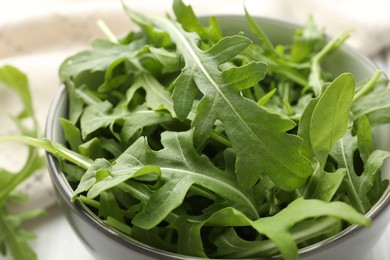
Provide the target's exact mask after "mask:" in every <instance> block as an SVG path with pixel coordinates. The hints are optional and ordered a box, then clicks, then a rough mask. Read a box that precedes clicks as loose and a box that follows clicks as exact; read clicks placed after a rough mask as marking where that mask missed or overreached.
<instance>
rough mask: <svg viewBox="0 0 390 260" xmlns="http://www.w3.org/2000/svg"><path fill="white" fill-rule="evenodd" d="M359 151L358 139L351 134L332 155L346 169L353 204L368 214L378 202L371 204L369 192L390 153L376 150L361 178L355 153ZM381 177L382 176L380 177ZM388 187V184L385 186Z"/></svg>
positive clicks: (336, 147) (367, 162) (347, 187)
mask: <svg viewBox="0 0 390 260" xmlns="http://www.w3.org/2000/svg"><path fill="white" fill-rule="evenodd" d="M356 150H357V138H356V136H352V135H351V133H350V132H347V134H346V135H345V136H344V137H343V138H342V139H340V140H339V141H338V142H337V144H336V145H335V147H334V148H333V150H332V152H331V155H332V157H333V158H334V159H335V160H336V161H337V163H338V165H339V167H345V168H346V170H347V171H346V178H345V179H344V182H345V187H346V190H347V192H348V194H349V198H350V200H351V204H352V205H353V206H354V207H355V208H356V209H357V210H358V211H359V212H361V213H366V212H367V211H368V210H369V209H370V208H371V207H372V205H373V203H375V202H376V201H373V202H371V201H370V199H369V197H368V192H369V190H370V189H371V188H372V187H373V184H374V180H375V178H377V177H376V175H377V172H378V171H380V167H381V166H382V164H383V161H384V160H385V159H386V158H387V157H388V156H389V152H386V151H381V150H375V151H373V152H372V153H371V154H370V156H369V157H368V159H367V161H366V164H365V166H364V170H363V172H362V173H361V175H360V176H359V175H358V174H357V173H356V172H355V167H354V153H355V151H356ZM379 176H380V175H379ZM380 182H381V183H382V181H380ZM383 185H386V184H383Z"/></svg>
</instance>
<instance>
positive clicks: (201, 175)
mask: <svg viewBox="0 0 390 260" xmlns="http://www.w3.org/2000/svg"><path fill="white" fill-rule="evenodd" d="M124 8H125V11H126V13H127V14H128V15H129V17H130V18H131V19H132V20H133V21H134V22H135V23H136V24H138V25H139V27H140V28H141V31H140V32H130V33H128V34H127V35H126V36H125V37H123V38H121V39H115V38H114V39H111V40H110V41H108V40H102V39H99V40H95V41H94V42H93V43H92V49H90V50H86V51H83V52H81V53H78V54H76V55H74V56H72V57H69V58H68V59H67V60H65V61H64V63H63V64H62V66H61V68H60V77H61V80H62V81H63V82H64V84H65V86H66V90H67V95H68V101H69V105H68V116H67V118H61V119H60V122H61V124H62V126H63V129H64V135H65V138H66V140H67V144H68V147H69V148H70V149H69V148H66V147H64V146H61V145H58V144H56V143H53V142H51V141H49V140H45V139H40V140H39V139H34V138H27V137H20V136H19V137H18V136H16V137H15V136H14V137H7V138H6V139H7V140H16V141H20V142H24V143H27V144H29V145H32V146H36V147H40V148H43V149H45V150H47V151H48V152H50V153H52V154H53V155H54V156H56V157H57V158H58V159H59V160H60V161H61V167H62V169H63V171H64V173H65V174H66V175H67V178H68V180H69V182H70V183H71V184H72V185H74V188H75V192H74V196H73V200H81V201H82V202H83V203H85V204H87V205H89V206H90V207H91V208H92V209H93V210H94V211H95V212H96V214H97V215H98V216H99V217H101V218H102V219H103V220H104V222H105V223H107V224H108V225H110V226H112V227H113V228H115V229H117V230H118V232H122V233H124V234H128V235H129V236H131V237H134V238H136V239H138V240H140V241H143V242H145V243H147V244H149V245H152V246H155V247H158V248H161V249H164V250H169V251H173V252H177V253H180V254H185V255H191V256H198V257H213V258H246V257H264V256H271V255H275V254H281V255H283V257H284V258H285V259H297V258H298V250H297V249H298V248H299V247H303V246H307V245H310V244H313V243H315V242H317V241H320V240H322V239H324V238H327V237H330V236H333V235H334V234H337V233H338V232H340V231H341V230H342V229H344V228H345V227H346V226H348V225H349V224H358V225H363V226H369V225H370V219H368V218H367V217H365V216H364V214H365V213H367V212H368V211H369V210H370V208H371V207H372V206H373V205H374V204H375V203H376V201H377V200H378V199H379V198H380V197H381V195H382V194H383V192H384V191H385V189H386V188H387V186H388V181H387V180H382V177H381V171H380V167H381V165H382V163H383V161H384V160H385V158H386V157H387V156H388V155H389V153H388V152H386V151H381V150H375V148H374V141H373V137H372V133H371V125H376V124H381V123H388V122H389V118H388V117H386V116H385V115H384V114H385V113H383V111H384V110H388V109H389V101H388V100H389V99H387V100H385V99H384V98H381V99H380V102H378V100H379V99H378V98H379V97H383V96H388V95H390V91H389V89H387V88H386V83H387V82H385V81H386V80H383V79H382V78H381V77H380V75H381V73H380V72H378V73H376V74H375V75H373V77H372V78H371V79H369V80H367V81H366V82H363V83H355V79H354V77H353V75H351V74H350V73H343V74H341V75H338V76H337V77H333V76H332V75H331V74H330V73H328V72H327V71H325V70H324V69H322V66H321V63H322V61H323V60H324V59H325V58H326V57H327V56H328V55H329V54H330V53H332V52H333V51H334V50H335V49H337V48H338V47H339V46H340V45H342V44H343V42H344V41H345V40H346V39H347V38H348V33H344V34H342V35H340V36H339V37H336V38H334V39H333V40H331V41H327V38H326V36H325V35H324V32H323V30H321V29H319V28H317V26H315V24H314V23H313V21H312V20H311V19H309V21H308V23H307V24H306V26H305V27H304V28H302V29H297V31H296V33H295V35H294V38H293V40H292V44H291V45H277V46H274V45H273V43H271V41H270V40H269V39H268V37H267V36H266V35H265V34H264V32H263V31H262V29H261V27H260V26H259V25H258V24H256V22H255V20H254V19H252V18H251V16H250V15H249V14H248V13H247V12H246V18H247V23H248V25H249V27H250V29H251V31H252V33H253V34H254V35H255V37H256V41H257V43H256V42H253V41H252V40H250V39H249V38H248V37H246V36H245V35H243V34H242V33H239V32H237V34H236V35H230V36H224V35H223V33H222V30H221V28H220V25H219V22H218V19H216V18H215V17H211V18H210V20H209V24H208V25H207V26H204V25H203V24H202V23H201V21H200V20H199V19H198V18H197V17H196V15H195V13H194V12H193V10H192V8H191V7H190V6H186V5H184V4H183V3H182V2H181V1H180V0H175V1H174V3H173V11H174V14H175V16H176V19H172V18H170V17H153V18H147V17H144V16H143V15H141V14H138V13H136V12H134V11H132V10H130V9H128V8H127V7H124Z"/></svg>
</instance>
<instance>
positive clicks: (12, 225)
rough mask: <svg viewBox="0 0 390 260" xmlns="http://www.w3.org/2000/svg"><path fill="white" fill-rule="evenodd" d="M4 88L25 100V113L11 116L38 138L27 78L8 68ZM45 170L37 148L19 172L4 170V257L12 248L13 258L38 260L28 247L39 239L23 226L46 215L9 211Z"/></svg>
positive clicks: (0, 238)
mask: <svg viewBox="0 0 390 260" xmlns="http://www.w3.org/2000/svg"><path fill="white" fill-rule="evenodd" d="M0 86H5V87H8V88H10V89H11V90H12V91H14V92H15V93H16V94H17V95H18V96H19V97H20V99H21V100H22V104H23V110H22V111H21V112H20V113H19V114H18V115H16V116H14V115H11V116H10V117H11V119H12V120H13V122H14V123H15V124H16V126H17V128H18V130H19V131H20V133H21V134H23V135H26V136H32V137H37V136H38V135H39V127H38V122H37V119H36V117H35V113H34V109H33V103H32V99H31V92H30V89H29V84H28V79H27V76H26V75H25V74H24V73H23V72H22V71H20V70H19V69H17V68H16V67H13V66H10V65H5V66H3V67H0ZM27 121H29V122H27ZM31 123H32V124H31ZM5 141H7V138H2V137H0V143H2V142H5ZM44 166H45V159H44V157H43V156H41V155H40V154H39V153H38V151H37V149H36V148H33V147H29V148H28V154H27V158H26V160H25V162H24V163H23V165H22V166H21V168H20V170H19V171H18V172H10V171H8V170H6V169H2V168H0V180H1V181H0V233H1V235H0V248H1V250H0V253H5V251H6V249H7V247H9V249H10V251H11V254H12V256H13V257H14V259H17V260H32V259H36V255H35V253H34V251H33V250H32V249H31V247H30V246H29V245H28V243H27V240H29V239H32V238H34V237H35V236H34V235H33V234H32V233H29V232H28V231H26V230H24V229H22V228H21V227H20V225H21V223H22V221H24V220H28V219H32V218H35V217H38V216H40V215H42V214H43V211H42V210H36V211H31V212H23V213H19V214H14V213H11V212H9V211H8V209H7V205H6V203H7V202H8V200H9V199H10V198H11V197H12V192H13V191H14V190H15V189H16V188H17V186H18V185H19V184H20V183H21V182H23V181H24V180H26V179H27V178H28V177H30V176H31V175H32V174H33V173H34V172H35V171H36V170H38V169H41V168H42V167H44Z"/></svg>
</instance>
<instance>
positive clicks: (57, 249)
mask: <svg viewBox="0 0 390 260" xmlns="http://www.w3.org/2000/svg"><path fill="white" fill-rule="evenodd" d="M37 1H38V0H37ZM5 2H7V0H5V1H4V2H3V3H1V4H4V3H5ZM8 2H9V3H10V1H8ZM18 2H20V1H14V4H13V5H16V4H17V3H18ZM31 2H32V1H31ZM44 2H47V1H44V0H39V1H38V3H44ZM55 2H61V1H59V0H56V1H55ZM71 2H72V1H71ZM73 2H76V1H73ZM53 3H54V2H53ZM1 4H0V10H1ZM94 8H95V7H94ZM94 8H92V9H88V10H87V9H82V10H78V11H76V12H74V13H67V12H66V11H64V10H60V9H58V8H57V9H56V11H55V12H54V13H50V15H46V16H45V17H43V18H40V19H36V20H33V22H34V24H33V25H34V30H35V32H37V33H40V34H41V39H45V41H46V42H45V45H39V43H40V42H39V41H37V42H35V44H36V45H34V44H30V45H29V49H27V48H26V46H19V45H17V46H16V43H20V42H22V39H20V37H22V35H23V33H25V32H26V31H25V30H26V28H23V27H21V26H20V24H18V23H13V24H10V25H8V27H1V26H2V24H1V18H0V32H3V33H4V31H7V30H8V31H7V32H9V33H11V32H15V31H16V32H19V34H18V35H17V36H15V35H13V36H12V37H11V36H9V37H8V39H7V40H8V43H7V45H3V47H4V48H5V47H7V48H8V49H7V52H4V48H3V49H1V48H0V65H1V64H12V65H15V66H17V67H18V68H20V69H22V70H23V71H24V72H26V73H27V74H28V75H29V79H30V85H31V87H32V88H33V98H34V99H35V101H36V102H35V104H36V111H37V113H38V116H39V119H40V123H41V124H42V125H43V124H44V120H45V117H46V113H47V109H48V107H49V105H50V101H51V100H52V97H53V96H54V94H55V92H56V90H57V86H58V84H59V82H58V79H57V68H58V66H59V64H60V63H61V61H62V60H63V59H64V58H65V57H67V56H68V55H70V54H71V53H74V52H75V51H76V50H80V49H81V48H83V47H84V46H85V44H86V43H87V42H88V41H87V39H89V38H90V36H91V35H92V34H95V33H96V30H95V29H94V28H93V26H84V25H83V23H88V24H89V23H90V20H91V19H95V18H97V17H98V16H99V15H102V16H104V17H105V18H106V21H107V22H108V24H110V25H111V26H112V28H113V29H114V32H120V30H121V28H123V27H120V26H117V25H118V24H121V23H122V21H125V18H124V17H123V16H119V17H115V15H112V13H110V10H111V9H109V8H108V9H104V8H100V9H99V10H100V11H101V10H105V11H104V12H100V13H99V12H96V10H97V9H96V8H95V9H94ZM75 10H76V9H75ZM81 11H82V12H81ZM72 12H73V11H72ZM109 14H111V16H110V15H109ZM115 14H116V13H115ZM114 18H115V21H114ZM27 21H30V22H31V20H27ZM75 24H78V27H77V28H75V26H74V25H75ZM52 25H53V26H54V25H55V26H58V27H59V28H61V29H62V31H61V34H56V35H55V37H53V35H52V34H53V30H50V29H47V26H52ZM17 26H19V27H17ZM122 26H123V25H122ZM1 28H3V31H2V30H1ZM50 28H51V27H50ZM53 28H54V27H53ZM53 28H51V29H53ZM18 30H19V31H18ZM28 30H30V29H28ZM0 36H1V35H0ZM3 36H4V34H3ZM18 37H19V38H18ZM42 37H43V38H42ZM58 37H60V39H58ZM36 38H38V40H39V37H36ZM28 39H29V40H31V41H32V42H33V41H34V39H33V38H31V37H30V38H28ZM61 39H67V41H61ZM69 39H73V40H74V39H77V41H72V40H69ZM2 40H4V38H1V37H0V45H1V44H2V42H1V41H2ZM24 40H25V39H24ZM48 41H49V44H48ZM50 41H51V43H50ZM10 42H14V46H9V43H10ZM11 45H12V44H11ZM11 47H12V48H11ZM1 51H3V53H1ZM389 57H390V55H389V54H388V53H387V52H383V53H381V54H380V55H377V56H376V57H373V59H375V61H376V62H377V63H378V65H379V66H380V67H382V68H383V69H384V71H386V72H387V73H389V72H390V71H389V67H390V66H389V64H390V62H389V60H390V59H389ZM47 86H52V87H47ZM2 101H3V100H2ZM3 104H4V103H3ZM0 134H1V130H0ZM0 157H1V153H0ZM0 165H1V160H0ZM43 196H44V195H43ZM46 201H47V204H51V203H52V201H53V197H47V196H46ZM27 228H29V229H30V230H31V231H32V232H34V233H35V234H36V235H37V238H36V239H35V240H32V241H31V243H30V244H31V246H32V247H33V248H34V250H35V251H36V252H37V255H38V258H39V259H40V260H51V259H56V260H62V259H64V260H65V259H73V260H90V259H91V260H92V259H93V258H92V256H91V255H90V254H89V252H88V251H86V249H85V248H84V246H83V245H82V244H81V241H80V240H79V239H78V238H77V236H76V235H75V233H74V232H73V231H72V229H71V228H70V225H69V224H68V223H67V221H66V219H65V217H64V215H63V214H62V212H61V210H60V209H59V208H58V207H57V206H56V205H53V206H51V207H50V208H49V209H48V214H47V215H46V216H44V217H42V218H40V219H39V220H35V221H33V222H31V223H28V224H27ZM388 241H390V226H389V227H387V230H386V232H385V235H384V236H383V238H382V239H381V240H380V242H379V243H378V244H377V245H376V246H375V247H374V248H373V250H372V252H371V255H370V257H369V258H368V259H370V260H371V259H376V260H383V259H390V254H389V249H388V247H387V243H388ZM5 259H6V260H11V259H12V258H11V257H10V256H7V257H5ZM368 259H367V260H368Z"/></svg>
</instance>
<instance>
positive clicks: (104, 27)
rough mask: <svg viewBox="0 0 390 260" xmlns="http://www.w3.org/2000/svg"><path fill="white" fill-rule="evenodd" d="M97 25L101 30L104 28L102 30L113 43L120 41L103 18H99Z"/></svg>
mask: <svg viewBox="0 0 390 260" xmlns="http://www.w3.org/2000/svg"><path fill="white" fill-rule="evenodd" d="M96 23H97V25H98V27H99V28H100V30H102V32H103V33H104V34H105V35H106V37H107V38H108V39H109V40H110V41H111V42H113V43H115V44H118V43H119V41H118V39H117V38H116V36H115V35H114V34H113V33H112V31H111V30H110V28H108V26H107V24H106V23H105V22H104V21H103V20H102V19H99V20H97V22H96Z"/></svg>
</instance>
